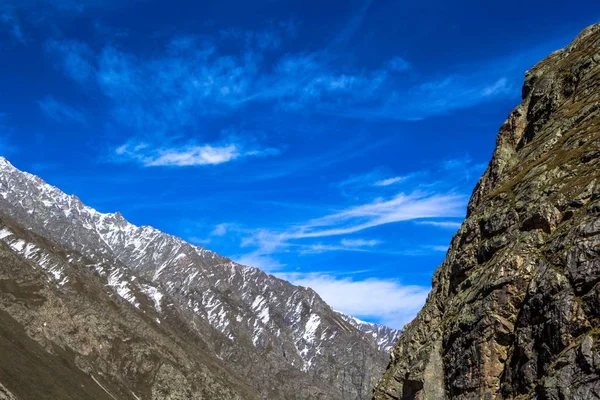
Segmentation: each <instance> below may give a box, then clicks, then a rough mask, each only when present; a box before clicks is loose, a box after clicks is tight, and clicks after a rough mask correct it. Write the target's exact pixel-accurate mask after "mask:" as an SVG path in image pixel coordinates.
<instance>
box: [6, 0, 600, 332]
mask: <svg viewBox="0 0 600 400" xmlns="http://www.w3.org/2000/svg"><path fill="white" fill-rule="evenodd" d="M599 16H600V3H598V2H597V1H591V0H587V1H580V2H577V6H574V5H573V4H572V3H568V2H562V1H525V2H524V1H502V2H499V1H498V2H482V1H440V0H435V1H433V0H426V1H420V2H405V1H392V0H361V1H358V0H356V1H326V2H323V1H306V0H303V1H277V0H270V1H253V2H248V1H239V0H238V1H233V0H225V1H202V2H197V1H194V2H191V1H190V2H185V1H169V2H164V1H152V0H147V1H146V0H137V1H128V2H123V1H117V0H107V1H101V0H88V1H83V2H82V1H70V0H55V1H49V0H48V1H41V2H33V1H11V0H9V1H8V2H6V1H5V2H3V3H2V5H0V50H1V51H2V54H3V56H2V63H0V153H1V154H2V155H5V156H6V157H7V158H8V159H9V160H11V161H12V162H13V163H14V164H15V165H16V166H17V167H19V168H21V169H24V170H27V171H29V172H32V173H35V174H37V175H40V176H41V177H42V178H43V179H45V180H46V181H48V182H49V183H51V184H53V185H56V186H58V187H60V188H61V189H62V190H64V191H65V192H67V193H69V194H76V195H77V196H78V197H80V198H81V199H82V201H83V202H84V203H86V204H88V205H91V206H93V207H94V208H96V209H98V210H99V211H103V212H114V211H117V210H119V211H121V212H122V214H123V215H124V216H125V217H126V218H127V219H128V220H130V221H131V222H133V223H135V224H139V225H153V226H155V227H157V228H159V229H161V230H164V231H166V232H168V233H172V234H174V235H178V236H181V237H183V238H185V239H187V240H189V241H191V242H193V243H196V244H199V245H202V246H205V247H207V248H210V249H212V250H215V251H217V252H219V253H221V254H223V255H226V256H230V257H232V258H233V259H234V260H238V261H240V262H243V263H246V264H250V265H254V266H257V267H260V268H262V269H265V270H267V271H269V272H270V273H274V274H276V275H278V276H281V277H284V278H287V279H290V280H292V281H294V282H296V283H299V284H303V285H310V286H313V287H314V288H315V289H316V290H317V291H318V292H319V293H320V294H321V295H322V296H323V297H324V298H325V299H326V300H327V301H329V302H330V303H331V304H332V305H333V306H334V307H336V308H338V309H341V310H342V311H345V312H348V313H351V314H354V315H355V316H358V317H362V318H364V319H368V320H372V321H379V322H383V323H386V324H389V325H392V326H396V327H400V326H402V325H403V324H404V323H405V322H407V321H408V320H410V318H412V317H413V316H414V314H415V313H416V311H417V310H418V308H419V307H420V305H421V304H422V302H423V301H424V298H425V295H426V293H427V291H428V290H429V286H430V281H431V276H432V273H433V271H434V270H435V268H436V267H437V266H438V265H439V263H440V262H441V261H442V260H443V258H444V255H445V250H446V248H447V245H448V243H449V242H450V239H451V237H452V235H453V233H454V232H455V231H456V229H457V226H458V224H459V223H460V222H461V220H462V218H463V217H464V211H465V207H466V202H467V201H468V196H469V195H470V192H471V190H472V188H473V186H474V185H475V183H476V181H477V179H478V177H479V176H480V175H481V173H482V172H483V171H484V170H485V167H486V165H487V162H488V161H489V158H490V156H491V152H492V150H493V147H494V141H495V136H496V133H497V131H498V128H499V126H500V124H501V123H502V122H503V120H504V119H505V117H506V116H507V114H508V112H509V111H510V110H511V108H512V107H514V106H515V105H516V104H517V103H518V102H519V99H520V91H521V84H522V81H523V76H524V72H525V71H526V70H527V69H528V68H530V67H531V66H533V65H534V63H535V62H537V61H538V60H540V59H542V58H543V57H545V56H546V55H547V54H549V53H550V52H551V51H554V50H556V49H559V48H561V47H563V46H565V45H566V44H568V42H569V41H570V40H571V39H572V38H573V37H574V36H575V35H576V34H577V33H579V32H580V31H581V30H582V29H583V28H584V27H585V26H587V25H589V24H592V23H594V22H596V21H597V19H598V17H599ZM383 302H386V303H388V305H387V306H382V305H381V304H383Z"/></svg>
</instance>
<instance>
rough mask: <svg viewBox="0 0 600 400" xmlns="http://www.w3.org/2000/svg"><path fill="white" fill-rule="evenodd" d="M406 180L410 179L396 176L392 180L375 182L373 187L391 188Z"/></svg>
mask: <svg viewBox="0 0 600 400" xmlns="http://www.w3.org/2000/svg"><path fill="white" fill-rule="evenodd" d="M406 179H408V177H406V176H394V177H392V178H386V179H382V180H379V181H377V182H375V183H374V184H373V185H375V186H391V185H393V184H396V183H399V182H403V181H405V180H406Z"/></svg>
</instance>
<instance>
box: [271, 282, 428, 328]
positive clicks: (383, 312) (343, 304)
mask: <svg viewBox="0 0 600 400" xmlns="http://www.w3.org/2000/svg"><path fill="white" fill-rule="evenodd" d="M275 275H276V276H277V277H279V278H281V279H285V280H288V281H290V282H292V283H293V284H296V285H300V286H305V287H310V288H312V289H313V290H315V291H316V292H317V293H318V294H319V295H320V296H321V297H322V298H323V300H325V301H326V302H327V303H328V304H329V305H330V306H331V307H333V308H334V309H336V310H339V311H342V312H343V313H346V314H349V315H352V316H355V317H359V318H362V319H370V320H375V321H377V322H379V323H382V324H384V325H387V326H390V327H392V328H402V327H403V326H404V325H405V324H406V323H408V322H410V321H411V320H412V319H413V318H414V317H415V316H416V314H417V312H418V311H419V310H420V309H421V307H422V306H423V304H425V300H426V298H427V294H428V293H429V288H426V287H423V286H416V285H403V284H401V283H400V282H398V281H395V280H383V279H367V280H353V279H352V278H347V277H345V278H340V277H336V276H334V275H329V274H321V273H306V274H305V273H277V274H275Z"/></svg>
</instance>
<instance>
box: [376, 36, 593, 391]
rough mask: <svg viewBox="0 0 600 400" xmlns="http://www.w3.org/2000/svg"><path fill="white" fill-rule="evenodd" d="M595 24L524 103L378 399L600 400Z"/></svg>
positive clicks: (543, 69)
mask: <svg viewBox="0 0 600 400" xmlns="http://www.w3.org/2000/svg"><path fill="white" fill-rule="evenodd" d="M599 124H600V25H595V26H591V27H589V28H587V29H585V30H584V31H583V32H582V33H581V34H580V35H579V36H578V37H577V38H576V39H575V40H574V41H573V42H572V43H571V44H570V45H569V46H568V47H566V48H564V49H562V50H560V51H557V52H555V53H553V54H551V55H550V56H549V57H548V58H546V59H545V60H543V61H542V62H540V63H539V64H537V65H536V66H535V67H534V68H533V69H531V70H530V71H528V72H527V74H526V80H525V85H524V86H523V101H522V103H521V104H520V105H519V106H518V107H517V108H516V109H514V110H513V111H512V112H511V114H510V115H509V117H508V119H507V120H506V122H505V123H504V124H503V125H502V127H501V128H500V132H499V135H498V138H497V147H496V150H495V151H494V154H493V159H492V161H491V162H490V164H489V166H488V168H487V170H486V172H485V173H484V175H483V176H482V177H481V179H480V181H479V183H478V184H477V186H476V188H475V190H474V193H473V195H472V198H471V200H470V203H469V206H468V211H467V218H466V220H465V221H464V223H463V224H462V226H461V228H460V230H459V231H458V232H457V234H456V235H455V236H454V238H453V239H452V243H451V247H450V249H449V251H448V254H447V257H446V260H445V261H444V262H443V263H442V265H441V266H440V267H439V268H438V270H437V271H436V272H435V275H434V277H433V288H432V291H431V293H430V295H429V297H428V300H427V303H426V305H425V306H424V308H423V309H422V310H421V312H420V313H419V315H418V316H417V318H416V319H415V320H414V321H413V322H411V323H410V324H409V325H407V327H406V328H405V331H404V333H403V335H402V336H401V338H400V340H399V342H398V344H397V345H396V347H395V348H394V350H393V352H392V355H391V360H390V364H389V367H388V370H387V372H386V373H385V375H384V377H383V379H382V380H381V381H380V382H379V384H378V386H377V387H376V390H375V394H374V398H375V399H377V400H390V399H405V400H409V399H419V400H441V399H460V400H467V399H486V400H492V399H545V400H546V399H547V400H559V399H597V398H600V352H599V349H600V125H599Z"/></svg>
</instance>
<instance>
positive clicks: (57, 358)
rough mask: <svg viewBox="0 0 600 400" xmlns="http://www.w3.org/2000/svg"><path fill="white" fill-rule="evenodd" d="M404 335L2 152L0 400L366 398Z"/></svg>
mask: <svg viewBox="0 0 600 400" xmlns="http://www.w3.org/2000/svg"><path fill="white" fill-rule="evenodd" d="M5 327H7V328H6V329H4V328H5ZM8 328H10V329H8ZM3 329H4V330H3ZM399 334H400V332H399V331H397V330H393V329H389V328H386V327H382V326H378V325H376V324H369V323H365V322H362V321H359V320H356V319H353V318H351V317H348V316H346V315H343V314H341V313H338V312H336V311H334V310H332V309H331V308H330V307H329V306H328V305H327V304H326V303H325V302H324V301H323V300H322V299H321V298H320V297H319V295H318V294H317V293H315V292H314V291H313V290H311V289H309V288H304V287H299V286H294V285H292V284H290V283H289V282H286V281H283V280H281V279H277V278H276V277H274V276H272V275H268V274H266V273H264V272H262V271H260V270H258V269H256V268H252V267H248V266H244V265H240V264H237V263H235V262H233V261H231V260H229V259H227V258H225V257H222V256H220V255H218V254H216V253H214V252H212V251H210V250H207V249H204V248H202V247H198V246H194V245H192V244H190V243H187V242H185V241H184V240H182V239H181V238H177V237H174V236H171V235H168V234H166V233H163V232H160V231H158V230H157V229H154V228H152V227H149V226H142V227H138V226H134V225H132V224H130V223H129V222H127V221H126V220H125V219H124V218H123V216H122V215H121V214H119V213H115V214H102V213H99V212H97V211H96V210H94V209H92V208H90V207H87V206H85V205H84V204H83V203H82V202H81V201H80V200H79V199H78V198H77V197H75V196H68V195H66V194H65V193H63V192H61V191H60V190H59V189H58V188H55V187H53V186H50V185H48V184H46V183H45V182H43V181H42V180H41V179H40V178H38V177H36V176H34V175H31V174H28V173H25V172H22V171H19V170H18V169H16V168H15V167H13V166H12V165H11V164H10V163H9V162H8V161H7V160H5V159H3V158H1V157H0V385H4V386H0V400H1V399H3V398H6V399H10V400H12V398H11V396H13V397H16V398H17V399H19V400H21V399H27V398H35V399H36V400H39V399H61V400H63V399H74V400H75V399H77V400H80V399H105V398H107V399H108V398H112V399H119V400H120V399H132V400H135V399H137V398H139V399H144V400H147V399H152V400H154V399H156V400H159V399H160V400H163V399H172V400H179V399H181V400H183V399H211V400H219V399H227V400H235V399H258V398H262V399H269V400H278V399H281V400H294V399H298V400H301V399H302V400H313V399H314V400H321V399H323V400H324V399H332V400H335V399H340V400H342V399H344V400H348V399H349V400H363V399H367V398H370V397H371V394H372V390H373V387H374V385H375V383H376V382H377V380H378V378H379V377H380V376H381V374H382V373H383V371H384V370H385V365H386V361H387V359H388V356H389V351H390V350H391V348H392V347H393V344H394V343H395V342H396V341H397V339H398V336H399ZM17 338H18V340H16V339H17ZM3 345H5V346H4V347H3ZM21 348H23V349H25V351H24V353H23V354H20V353H19V349H21ZM8 355H11V357H8ZM36 359H39V360H42V361H43V362H34V361H33V360H36ZM17 361H18V362H21V361H22V362H23V365H21V366H19V367H18V368H15V363H16V362H17ZM34 377H41V378H43V379H34ZM66 377H71V378H69V379H67V378H66ZM107 396H108V397H107Z"/></svg>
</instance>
